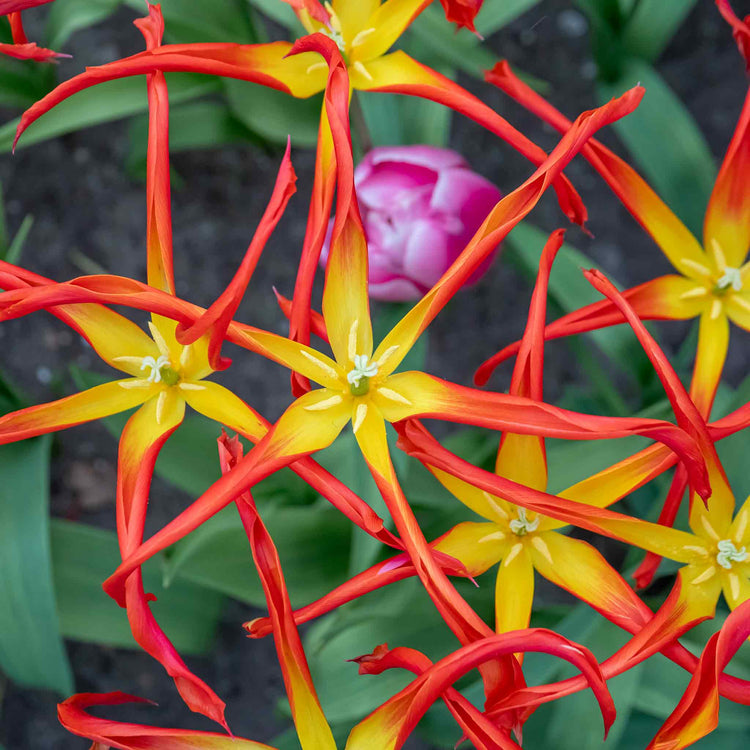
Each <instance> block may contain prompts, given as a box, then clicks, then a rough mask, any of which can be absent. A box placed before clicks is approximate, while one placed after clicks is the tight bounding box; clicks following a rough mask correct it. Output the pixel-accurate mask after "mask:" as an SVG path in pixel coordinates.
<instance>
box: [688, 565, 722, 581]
mask: <svg viewBox="0 0 750 750" xmlns="http://www.w3.org/2000/svg"><path fill="white" fill-rule="evenodd" d="M715 575H716V568H715V567H714V566H713V565H712V566H711V567H710V568H708V569H707V570H704V571H703V573H701V574H700V575H698V576H696V577H695V578H693V580H692V581H691V582H690V583H693V584H695V585H696V586H697V585H698V584H700V583H705V582H706V581H710V580H711V579H712V578H713V577H714V576H715Z"/></svg>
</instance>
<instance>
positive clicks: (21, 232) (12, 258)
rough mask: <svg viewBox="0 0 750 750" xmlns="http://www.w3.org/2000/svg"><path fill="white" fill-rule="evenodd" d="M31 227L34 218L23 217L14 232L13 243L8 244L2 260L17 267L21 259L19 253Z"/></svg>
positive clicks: (29, 216)
mask: <svg viewBox="0 0 750 750" xmlns="http://www.w3.org/2000/svg"><path fill="white" fill-rule="evenodd" d="M33 226H34V217H33V216H31V215H30V214H29V215H28V216H25V217H24V219H23V221H22V222H21V226H20V227H19V229H18V231H17V232H16V236H15V237H14V238H13V242H11V243H10V247H9V248H8V251H7V252H6V253H5V258H4V260H5V261H6V262H7V263H12V264H13V265H14V266H17V265H18V261H19V260H20V259H21V253H22V252H23V246H24V245H25V244H26V239H27V238H28V236H29V232H30V231H31V227H33Z"/></svg>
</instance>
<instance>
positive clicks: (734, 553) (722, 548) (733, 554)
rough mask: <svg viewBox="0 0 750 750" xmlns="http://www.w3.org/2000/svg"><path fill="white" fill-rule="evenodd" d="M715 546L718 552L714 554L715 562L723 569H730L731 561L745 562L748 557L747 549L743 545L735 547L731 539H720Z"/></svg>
mask: <svg viewBox="0 0 750 750" xmlns="http://www.w3.org/2000/svg"><path fill="white" fill-rule="evenodd" d="M717 547H718V548H719V552H718V554H717V555H716V562H717V563H719V565H721V567H722V568H724V569H725V570H730V569H731V568H732V563H733V562H745V560H747V558H748V554H747V550H746V549H745V548H744V547H740V549H737V547H735V546H734V542H733V541H732V540H731V539H722V540H721V541H720V542H719V543H718V545H717Z"/></svg>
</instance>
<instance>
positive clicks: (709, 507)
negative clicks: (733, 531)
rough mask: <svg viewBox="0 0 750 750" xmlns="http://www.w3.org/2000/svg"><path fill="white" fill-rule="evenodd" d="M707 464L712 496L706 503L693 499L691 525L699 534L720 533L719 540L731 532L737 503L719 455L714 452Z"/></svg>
mask: <svg viewBox="0 0 750 750" xmlns="http://www.w3.org/2000/svg"><path fill="white" fill-rule="evenodd" d="M707 465H708V476H709V481H710V482H711V489H712V492H711V497H710V498H709V499H708V502H707V503H706V504H705V505H704V504H703V503H700V502H696V500H695V498H693V499H691V503H690V527H691V528H692V529H694V530H695V531H696V533H699V534H703V535H705V534H706V532H708V534H709V536H715V535H718V537H717V541H718V540H719V539H724V538H725V537H726V534H727V533H729V527H730V526H731V525H732V518H733V516H734V510H735V504H736V503H735V498H734V492H732V488H731V487H730V486H729V481H728V480H727V475H726V473H725V472H724V467H723V466H722V465H721V461H720V460H719V457H718V456H717V455H716V454H714V455H713V456H712V457H710V458H709V460H708V462H707ZM709 529H711V530H712V531H710V530H709Z"/></svg>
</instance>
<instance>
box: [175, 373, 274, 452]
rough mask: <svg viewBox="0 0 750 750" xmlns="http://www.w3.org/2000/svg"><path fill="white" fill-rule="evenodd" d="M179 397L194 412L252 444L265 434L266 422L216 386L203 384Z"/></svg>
mask: <svg viewBox="0 0 750 750" xmlns="http://www.w3.org/2000/svg"><path fill="white" fill-rule="evenodd" d="M186 385H188V386H191V384H186ZM181 395H182V397H183V398H184V399H185V401H186V402H187V403H188V404H189V405H190V406H191V407H192V408H193V409H195V410H196V411H197V412H200V413H201V414H203V415H205V416H207V417H208V418H209V419H213V420H214V421H215V422H218V423H219V424H222V425H224V426H225V427H228V428H229V429H230V430H234V431H235V432H239V433H240V434H241V435H244V436H245V437H247V438H249V439H250V440H252V441H253V442H255V443H257V442H258V441H259V440H260V439H261V438H262V437H263V436H264V435H265V434H266V432H268V425H267V422H266V421H265V420H264V419H263V418H262V417H260V415H258V414H257V413H256V412H255V410H254V409H252V408H251V407H250V406H248V405H247V404H246V403H245V402H244V401H243V400H242V399H241V398H240V397H239V396H236V395H235V394H234V393H232V391H230V390H229V389H228V388H225V387H224V386H222V385H219V384H218V383H212V382H211V381H209V380H204V381H202V382H200V383H195V384H192V387H188V388H185V389H184V390H181Z"/></svg>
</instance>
